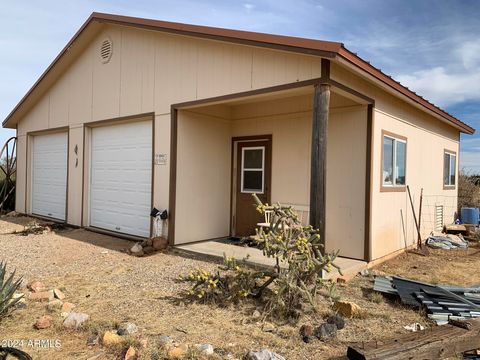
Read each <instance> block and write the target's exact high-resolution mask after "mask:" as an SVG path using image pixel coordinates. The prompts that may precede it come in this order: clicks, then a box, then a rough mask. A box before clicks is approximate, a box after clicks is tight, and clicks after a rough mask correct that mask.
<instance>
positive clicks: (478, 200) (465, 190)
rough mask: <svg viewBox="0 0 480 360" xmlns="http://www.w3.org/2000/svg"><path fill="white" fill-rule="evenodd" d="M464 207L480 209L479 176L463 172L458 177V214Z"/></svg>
mask: <svg viewBox="0 0 480 360" xmlns="http://www.w3.org/2000/svg"><path fill="white" fill-rule="evenodd" d="M462 207H480V185H479V181H478V176H474V175H472V174H470V173H468V172H467V171H465V170H462V171H461V172H460V174H459V177H458V214H460V210H461V209H462Z"/></svg>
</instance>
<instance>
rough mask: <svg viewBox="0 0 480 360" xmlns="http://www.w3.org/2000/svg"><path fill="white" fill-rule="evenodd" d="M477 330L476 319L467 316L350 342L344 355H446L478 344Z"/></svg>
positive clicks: (379, 359)
mask: <svg viewBox="0 0 480 360" xmlns="http://www.w3.org/2000/svg"><path fill="white" fill-rule="evenodd" d="M479 331H480V319H471V320H468V321H462V322H458V323H455V324H449V325H445V326H440V327H436V328H433V329H431V330H424V331H419V332H416V333H415V334H412V333H409V334H404V335H400V336H397V337H395V338H392V339H387V340H382V341H373V342H370V343H357V344H353V345H350V346H349V347H348V350H347V357H348V358H349V359H351V360H357V359H362V360H369V359H376V360H382V359H384V360H387V359H446V358H450V357H454V356H455V357H456V356H458V354H461V353H464V352H467V351H472V350H475V349H478V348H480V337H479V336H478V332H479ZM456 358H458V357H456Z"/></svg>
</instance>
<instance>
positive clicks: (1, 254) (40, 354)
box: [0, 217, 480, 360]
mask: <svg viewBox="0 0 480 360" xmlns="http://www.w3.org/2000/svg"><path fill="white" fill-rule="evenodd" d="M31 221H32V220H31V219H29V218H25V217H19V218H2V219H0V260H6V261H7V262H8V266H9V269H11V270H12V269H14V268H15V269H16V270H17V273H18V274H19V275H22V276H24V278H25V280H26V282H31V281H33V280H39V281H42V282H43V283H45V284H46V285H47V286H48V287H50V288H54V287H56V288H60V289H62V290H63V291H64V293H65V295H66V299H65V300H66V301H69V302H72V303H74V304H75V305H76V308H75V311H77V312H85V313H87V314H89V315H90V320H89V322H88V325H87V326H86V327H85V328H84V329H82V330H77V331H73V330H68V331H67V330H65V329H64V328H63V327H62V318H61V317H60V314H59V312H55V311H54V312H50V311H48V310H47V309H46V305H45V303H38V302H32V301H27V307H26V308H25V309H19V310H16V311H14V312H12V313H11V314H10V315H9V316H8V317H6V318H5V319H2V320H1V321H0V341H2V342H5V341H7V340H19V341H20V340H23V341H24V344H27V345H28V342H27V341H28V340H31V339H50V340H60V346H59V347H50V348H42V347H38V346H36V347H35V346H34V347H32V346H27V345H24V348H23V350H24V351H26V352H28V353H29V354H31V355H32V357H33V358H34V359H83V360H84V359H89V358H90V357H92V356H94V355H97V354H100V355H99V357H98V358H97V359H117V358H120V353H121V349H119V348H115V349H104V348H103V347H102V346H100V345H96V346H93V347H89V346H87V339H88V337H89V336H90V335H91V334H92V333H93V332H94V331H105V330H109V329H114V328H115V326H116V324H118V323H120V322H122V321H126V320H128V321H132V322H134V323H135V324H137V325H138V327H139V332H138V333H137V334H135V336H134V337H132V338H130V339H129V344H134V345H137V346H139V341H141V340H147V345H146V347H140V348H139V352H140V356H139V358H140V359H152V358H160V359H161V358H162V356H161V354H160V355H159V356H157V357H155V356H152V354H156V353H157V342H158V338H159V337H160V335H168V336H170V337H172V338H173V339H174V340H175V341H177V342H180V343H184V344H187V345H189V346H194V345H195V344H203V343H209V344H212V345H213V346H214V347H215V348H220V349H223V350H224V353H225V354H230V357H226V356H225V355H223V358H230V359H241V358H242V356H243V355H244V354H245V353H246V352H247V351H249V350H259V349H262V348H268V349H270V350H272V351H274V352H277V353H278V354H281V355H283V356H284V357H285V358H286V359H329V358H343V357H344V356H345V354H346V348H347V346H348V344H349V343H350V342H356V341H369V340H373V339H382V338H388V337H392V336H394V335H396V334H400V333H404V332H406V330H404V329H403V326H405V325H407V324H411V323H413V322H419V323H421V324H423V325H426V326H433V325H431V324H429V323H428V322H427V320H426V318H425V316H424V315H423V314H422V313H421V312H420V311H417V310H414V309H410V308H406V307H404V306H402V305H401V304H399V303H398V302H395V301H392V300H387V299H384V298H383V297H382V296H375V295H372V293H373V291H372V286H373V277H371V276H368V277H363V276H357V277H356V278H355V279H353V280H352V281H351V282H349V283H348V284H346V285H342V286H339V287H338V295H339V296H340V297H341V298H342V299H343V300H349V301H354V302H355V303H357V304H358V305H359V306H360V307H361V308H362V309H363V312H362V316H361V317H359V318H356V319H351V320H348V322H347V326H346V328H345V329H343V330H341V331H339V332H338V336H337V338H336V339H334V340H332V341H329V342H321V341H314V342H311V343H308V344H306V343H304V342H303V341H302V340H301V339H300V336H299V335H298V329H299V327H300V325H302V324H304V323H312V324H313V325H318V324H319V323H321V321H322V316H325V315H327V314H329V313H332V310H331V306H330V303H329V302H328V301H327V300H322V301H321V303H320V304H319V309H320V313H319V314H318V315H316V316H315V317H313V318H304V319H301V321H300V322H299V323H298V324H297V325H289V324H282V323H275V324H274V326H273V329H272V330H273V331H271V332H266V331H264V330H263V329H262V328H263V324H262V323H260V322H258V321H257V320H255V319H253V317H252V316H251V315H252V313H253V312H254V310H255V304H254V303H247V304H245V305H243V306H241V307H235V306H233V305H232V306H231V307H229V308H220V307H217V306H213V305H202V304H188V303H186V302H185V301H184V298H183V297H182V290H184V289H185V286H186V284H183V283H179V282H178V281H177V280H176V279H177V278H178V276H179V275H182V274H186V273H188V272H189V271H190V270H193V269H195V268H203V269H214V268H216V266H217V265H216V264H215V263H214V262H212V261H206V259H202V258H194V257H192V256H188V255H185V254H180V253H176V252H174V251H170V252H168V253H156V254H154V255H152V256H148V257H143V258H135V257H132V256H129V255H127V254H126V253H125V252H124V251H123V250H124V249H126V248H128V247H129V246H131V244H132V243H131V242H128V241H126V240H122V239H118V238H115V237H110V236H105V235H101V234H96V233H93V232H89V231H86V230H82V229H67V230H62V231H58V232H49V233H45V234H39V235H29V236H22V235H18V234H13V233H12V232H14V231H21V230H22V229H23V228H24V225H25V224H26V223H28V222H31ZM378 270H381V271H382V272H385V273H389V274H399V275H403V276H406V277H410V278H414V279H419V280H424V281H430V282H433V281H435V282H441V283H451V284H461V285H470V284H474V283H479V282H480V279H479V276H480V275H478V274H480V251H479V250H478V249H470V250H469V251H468V254H467V253H466V252H465V251H462V252H453V251H443V252H442V251H435V252H432V255H431V256H430V257H428V258H423V257H420V256H417V255H408V256H406V255H401V256H399V257H397V258H395V259H393V260H391V261H389V262H387V263H385V264H382V265H380V266H379V267H378ZM472 274H475V275H472ZM44 314H51V315H52V316H53V317H54V326H52V327H51V328H48V329H44V330H35V329H34V328H33V324H34V323H35V320H36V319H37V318H38V317H40V316H42V315H44ZM191 358H197V357H196V356H192V357H191ZM213 358H217V359H220V358H222V356H220V355H214V357H213Z"/></svg>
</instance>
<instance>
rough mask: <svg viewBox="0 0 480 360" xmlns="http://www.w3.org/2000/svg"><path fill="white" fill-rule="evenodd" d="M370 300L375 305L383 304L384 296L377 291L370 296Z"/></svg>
mask: <svg viewBox="0 0 480 360" xmlns="http://www.w3.org/2000/svg"><path fill="white" fill-rule="evenodd" d="M368 300H370V301H371V302H373V303H375V304H381V303H383V295H382V294H380V293H378V292H376V291H372V292H371V293H369V294H368Z"/></svg>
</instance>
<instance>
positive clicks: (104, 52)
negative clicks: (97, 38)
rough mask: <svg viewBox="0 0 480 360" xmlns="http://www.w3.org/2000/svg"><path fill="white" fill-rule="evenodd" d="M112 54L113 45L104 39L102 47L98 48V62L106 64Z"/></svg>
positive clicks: (110, 41)
mask: <svg viewBox="0 0 480 360" xmlns="http://www.w3.org/2000/svg"><path fill="white" fill-rule="evenodd" d="M112 52H113V43H112V40H110V39H108V38H107V39H105V40H103V41H102V45H101V46H100V61H101V62H102V63H103V64H106V63H108V62H109V61H110V58H111V57H112Z"/></svg>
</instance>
